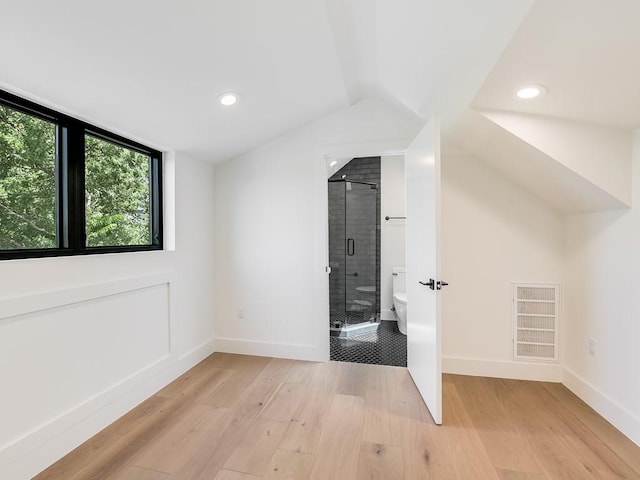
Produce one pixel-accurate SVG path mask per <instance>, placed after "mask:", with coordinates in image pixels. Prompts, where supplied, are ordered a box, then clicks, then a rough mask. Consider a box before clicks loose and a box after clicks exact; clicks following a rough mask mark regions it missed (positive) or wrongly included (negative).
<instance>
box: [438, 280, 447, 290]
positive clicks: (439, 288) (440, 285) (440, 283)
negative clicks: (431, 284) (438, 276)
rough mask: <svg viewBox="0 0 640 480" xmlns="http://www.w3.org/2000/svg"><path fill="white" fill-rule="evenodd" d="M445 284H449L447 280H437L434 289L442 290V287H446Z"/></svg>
mask: <svg viewBox="0 0 640 480" xmlns="http://www.w3.org/2000/svg"><path fill="white" fill-rule="evenodd" d="M447 285H449V284H448V283H447V282H441V281H438V283H437V284H436V290H442V287H446V286H447Z"/></svg>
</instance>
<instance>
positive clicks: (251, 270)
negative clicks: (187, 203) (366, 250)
mask: <svg viewBox="0 0 640 480" xmlns="http://www.w3.org/2000/svg"><path fill="white" fill-rule="evenodd" d="M418 128H419V124H418V123H417V122H416V121H415V120H413V118H412V117H408V116H406V114H405V113H403V112H401V111H398V110H395V109H393V108H391V107H389V106H387V105H386V104H384V103H382V102H380V101H376V100H373V99H370V100H367V101H361V102H359V103H357V104H356V105H354V106H353V107H351V108H349V109H346V110H342V111H340V112H337V113H336V114H333V115H330V116H328V117H326V118H324V119H322V120H320V121H318V122H316V123H314V124H312V125H309V126H307V127H304V128H301V129H300V130H297V131H294V132H291V133H289V134H287V135H285V136H283V137H281V138H278V139H276V140H274V141H272V142H270V143H268V144H266V145H264V146H262V147H260V148H258V149H256V150H253V151H251V152H248V153H247V154H245V155H242V156H241V157H239V158H237V159H235V160H233V161H230V162H226V163H223V164H219V165H216V175H215V177H216V187H215V212H214V216H215V219H216V223H215V225H216V228H215V252H216V267H217V268H216V276H215V282H216V283H215V298H216V302H215V304H216V310H215V312H216V313H215V331H216V350H220V351H232V352H238V353H251V354H258V355H273V356H280V357H293V358H302V359H314V360H328V358H329V336H328V319H329V305H328V298H329V297H328V276H327V274H326V273H325V272H324V266H325V265H327V264H328V263H327V262H328V257H327V184H326V178H327V177H326V157H325V154H328V155H336V156H337V157H340V158H346V157H349V156H351V157H355V156H368V155H374V154H383V153H386V152H385V151H381V150H384V149H388V148H389V145H390V144H394V145H395V144H398V145H401V147H404V146H406V145H408V143H409V142H410V140H411V138H412V137H413V135H415V132H416V131H417V130H418ZM386 140H389V142H386ZM239 317H243V318H239Z"/></svg>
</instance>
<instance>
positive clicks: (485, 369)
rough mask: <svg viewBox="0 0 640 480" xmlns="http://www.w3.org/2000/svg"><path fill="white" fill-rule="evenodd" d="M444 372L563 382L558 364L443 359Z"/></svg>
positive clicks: (457, 358)
mask: <svg viewBox="0 0 640 480" xmlns="http://www.w3.org/2000/svg"><path fill="white" fill-rule="evenodd" d="M442 371H443V372H444V373H453V374H457V375H472V376H476V377H493V378H512V379H517V380H535V381H540V382H556V383H560V382H561V381H562V367H561V366H560V365H557V364H547V363H531V362H516V361H501V360H481V359H477V358H460V357H443V358H442Z"/></svg>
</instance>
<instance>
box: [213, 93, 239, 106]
mask: <svg viewBox="0 0 640 480" xmlns="http://www.w3.org/2000/svg"><path fill="white" fill-rule="evenodd" d="M239 99H240V97H239V96H238V94H237V93H234V92H225V93H223V94H222V95H220V96H219V97H218V101H219V102H220V103H221V104H222V105H224V106H225V107H230V106H231V105H235V104H236V103H238V100H239Z"/></svg>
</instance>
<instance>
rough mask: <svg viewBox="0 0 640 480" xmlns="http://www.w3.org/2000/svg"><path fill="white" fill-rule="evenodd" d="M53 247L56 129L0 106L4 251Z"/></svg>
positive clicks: (1, 240)
mask: <svg viewBox="0 0 640 480" xmlns="http://www.w3.org/2000/svg"><path fill="white" fill-rule="evenodd" d="M55 247H57V239H56V125H55V124H54V123H51V122H48V121H46V120H42V119H40V118H37V117H33V116H31V115H27V114H25V113H22V112H18V111H16V110H14V109H11V108H9V107H6V106H4V105H0V250H18V249H25V248H55Z"/></svg>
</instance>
